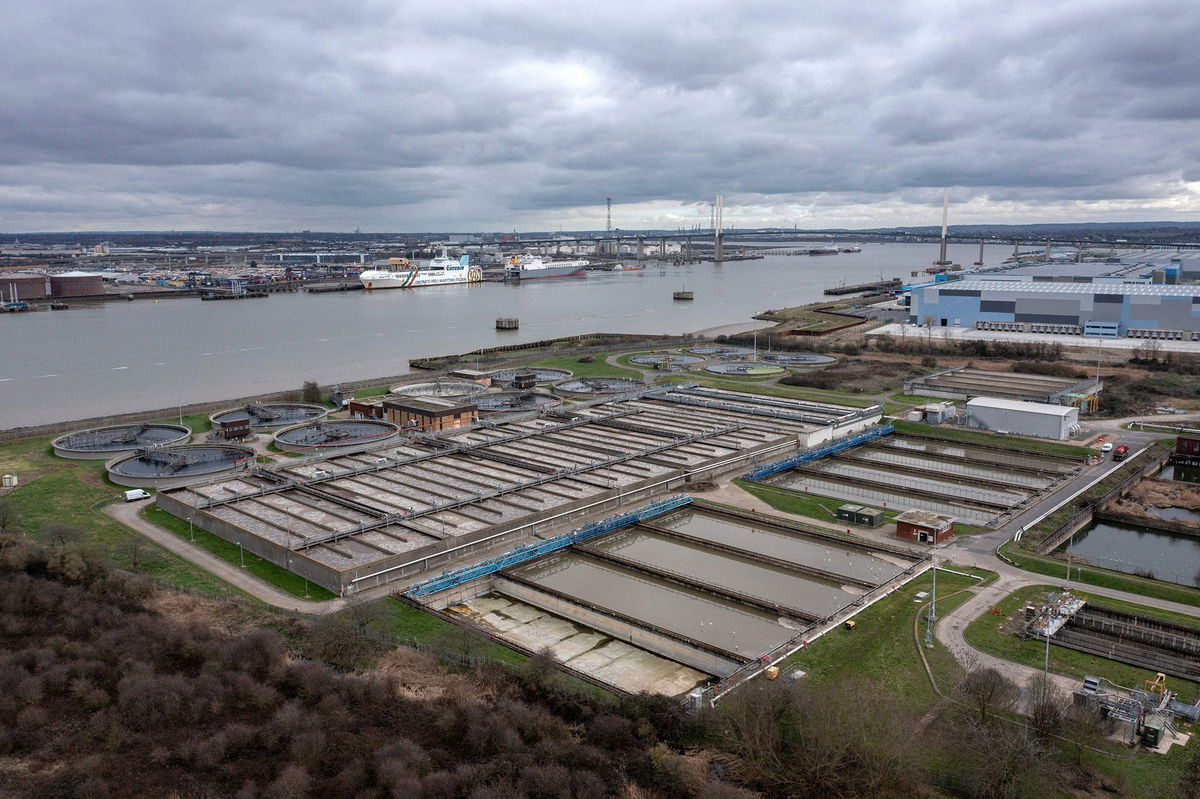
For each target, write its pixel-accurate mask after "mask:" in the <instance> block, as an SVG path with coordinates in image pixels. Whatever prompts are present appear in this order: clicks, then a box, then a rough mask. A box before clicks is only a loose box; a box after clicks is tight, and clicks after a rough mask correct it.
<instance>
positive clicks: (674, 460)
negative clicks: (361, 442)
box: [157, 386, 882, 595]
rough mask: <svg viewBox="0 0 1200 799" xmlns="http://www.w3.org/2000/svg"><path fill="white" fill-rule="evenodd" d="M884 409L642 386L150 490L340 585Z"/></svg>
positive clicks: (857, 426)
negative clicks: (514, 417)
mask: <svg viewBox="0 0 1200 799" xmlns="http://www.w3.org/2000/svg"><path fill="white" fill-rule="evenodd" d="M881 413H882V408H881V407H880V406H871V407H868V408H848V407H844V406H836V405H827V404H822V403H814V402H803V401H799V400H788V399H782V398H776V397H762V396H756V395H748V394H741V393H738V392H731V391H722V390H715V389H705V388H698V387H694V386H683V387H665V388H658V389H645V390H642V391H639V392H637V393H634V394H630V395H626V396H622V397H617V398H614V399H611V400H606V401H603V400H595V401H590V402H584V403H579V404H577V405H572V406H564V407H562V408H559V409H556V410H554V411H550V412H547V413H544V414H541V415H535V414H531V415H529V416H528V417H527V418H524V419H522V420H518V421H512V422H509V423H505V424H498V425H487V426H481V427H477V428H473V429H471V430H468V431H456V432H454V433H453V434H443V435H440V436H433V435H414V436H411V437H409V438H407V439H404V440H402V441H401V442H400V443H398V444H397V443H394V442H393V443H389V444H386V445H382V446H379V447H375V448H372V449H364V450H363V451H360V452H347V453H342V454H338V455H335V456H330V457H320V458H307V459H298V460H295V461H293V462H290V463H284V464H280V465H275V466H271V467H255V468H252V469H249V470H247V471H245V472H243V473H241V474H238V475H235V476H232V477H225V478H222V479H217V480H213V481H210V482H206V483H202V484H196V485H192V486H190V487H187V488H179V489H174V490H169V491H163V492H160V493H159V494H158V497H157V502H158V504H159V505H160V506H161V507H162V508H163V509H165V510H167V511H169V512H170V513H172V514H174V515H176V516H177V517H179V518H181V519H188V520H191V522H192V523H193V524H195V525H196V526H198V527H200V528H201V529H204V530H207V531H209V532H211V533H213V534H215V535H218V536H220V537H222V538H224V539H226V540H228V541H230V542H233V543H236V544H239V545H240V546H242V547H244V548H245V549H247V550H249V551H250V552H253V553H254V554H257V555H259V556H261V557H263V558H265V559H267V560H269V561H271V562H273V563H276V564H278V565H281V566H283V567H285V568H287V569H289V570H290V571H292V572H294V573H296V574H298V575H301V576H303V577H306V578H307V579H309V580H311V581H313V582H315V583H317V584H318V585H322V586H324V587H326V588H329V589H330V590H333V591H335V592H337V593H339V594H343V595H345V594H350V593H353V592H355V591H358V590H361V589H364V588H369V587H372V586H375V585H380V584H383V583H389V582H393V581H397V580H403V579H405V578H409V577H412V576H413V575H415V574H418V573H420V572H423V571H426V570H428V569H431V568H435V567H439V566H448V565H450V564H452V563H454V562H456V561H457V562H463V561H469V560H470V559H471V558H472V557H476V556H477V554H478V553H479V552H480V551H482V550H485V549H492V548H495V547H497V546H501V545H504V544H506V543H509V542H515V541H517V540H521V539H526V538H528V537H530V536H532V535H536V534H539V533H540V534H544V533H546V532H549V531H552V530H556V529H557V530H561V529H565V528H569V527H570V526H571V525H573V524H576V523H578V522H580V521H582V520H585V519H587V518H594V517H595V516H598V515H603V514H605V513H610V512H612V511H613V509H615V508H616V507H618V506H620V505H622V504H628V503H634V502H638V501H643V500H646V499H649V498H651V497H652V496H654V495H657V494H661V493H662V492H664V491H668V490H671V489H673V488H677V487H680V486H682V485H685V484H686V483H687V482H689V481H691V480H704V479H709V478H711V477H713V476H715V475H716V474H718V473H721V472H725V471H730V470H735V469H738V468H747V467H748V466H749V465H752V464H755V463H761V462H765V461H770V460H775V459H778V458H780V457H782V456H783V455H784V454H787V453H788V452H793V451H795V450H796V449H797V448H801V449H804V448H810V447H816V446H819V445H821V444H823V443H825V442H827V441H830V440H832V439H834V438H837V437H843V436H847V435H850V434H852V433H855V432H858V431H861V430H864V429H866V428H868V427H871V426H873V425H875V424H876V423H877V422H878V421H879V420H880V418H881Z"/></svg>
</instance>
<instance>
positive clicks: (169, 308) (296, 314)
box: [0, 244, 1010, 429]
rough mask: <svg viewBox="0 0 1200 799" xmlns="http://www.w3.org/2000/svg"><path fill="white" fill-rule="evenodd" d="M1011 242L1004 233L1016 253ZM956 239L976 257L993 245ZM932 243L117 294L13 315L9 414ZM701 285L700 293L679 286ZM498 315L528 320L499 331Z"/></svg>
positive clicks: (198, 382) (152, 400)
mask: <svg viewBox="0 0 1200 799" xmlns="http://www.w3.org/2000/svg"><path fill="white" fill-rule="evenodd" d="M1009 252H1010V250H1009V248H1007V247H1003V246H995V247H991V248H989V249H988V251H987V254H986V255H985V260H986V261H987V262H988V263H989V264H996V263H1000V262H1001V261H1002V260H1003V259H1004V258H1005V257H1007V256H1008V254H1009ZM950 255H951V257H952V258H953V259H954V260H955V261H958V262H959V263H964V264H970V263H972V262H973V261H974V260H975V258H976V256H977V255H978V247H974V246H970V245H956V246H952V247H951V248H950ZM936 257H937V246H936V245H931V244H886V245H884V244H865V245H863V251H862V252H861V253H845V254H841V255H836V256H829V257H815V258H814V257H809V256H768V257H766V258H764V259H762V260H754V261H734V262H729V263H725V264H721V265H714V264H711V263H703V264H691V265H688V266H678V267H677V266H665V267H656V266H648V267H647V268H646V269H644V270H641V271H636V272H593V273H589V274H588V275H587V277H581V278H564V279H560V280H537V281H531V282H527V283H524V284H506V283H484V284H480V285H473V286H467V285H458V286H435V287H430V288H422V289H410V290H393V291H380V292H373V293H360V292H351V293H344V294H343V293H334V294H304V293H297V294H281V295H273V296H271V297H268V298H266V299H256V300H245V301H240V302H201V301H200V300H198V299H174V300H163V301H161V302H152V301H149V300H138V301H135V302H109V303H106V304H103V305H99V306H95V307H86V308H85V307H82V306H80V307H78V308H73V309H71V310H70V311H66V312H55V313H31V314H4V315H0V342H2V346H0V351H2V352H3V357H2V358H0V429H4V428H9V427H20V426H24V425H33V424H43V423H47V422H55V421H61V420H67V419H78V418H84V417H88V416H96V415H101V414H109V413H122V412H127V411H135V410H143V409H148V408H163V407H169V406H171V405H180V404H188V403H192V402H206V401H213V400H218V399H221V398H223V397H239V396H246V395H250V394H258V393H265V392H268V391H279V390H284V389H291V388H296V389H298V388H299V387H300V385H301V384H302V383H303V382H304V381H305V380H309V379H311V380H316V381H318V382H319V383H322V384H327V383H335V382H339V381H348V380H357V379H366V378H370V377H377V376H384V375H393V374H402V373H404V372H406V371H408V360H409V359H410V358H414V357H421V356H429V355H443V354H449V353H456V352H468V351H470V350H473V349H476V348H479V347H489V346H495V345H497V344H514V343H521V342H527V341H536V340H538V339H544V338H552V337H556V336H566V335H573V334H577V333H589V332H610V333H671V334H678V333H687V332H695V331H698V330H703V329H706V328H711V327H715V326H719V325H728V324H733V323H741V322H746V321H748V320H749V319H750V317H751V316H753V315H754V314H756V313H759V312H761V311H764V310H766V309H769V308H785V307H789V306H794V305H802V304H804V303H808V302H812V301H815V300H819V299H821V298H822V291H823V290H824V289H825V288H828V287H830V286H835V285H839V284H843V283H862V282H868V281H873V280H877V279H879V278H880V276H883V277H887V278H890V277H907V276H908V275H909V274H910V272H911V271H912V270H914V269H921V268H924V267H925V266H927V265H928V264H929V263H931V262H932V261H933V259H934V258H936ZM683 287H686V288H687V289H690V290H692V291H694V292H695V297H696V299H695V300H694V301H693V302H690V303H681V302H675V301H673V300H672V298H671V293H672V292H673V291H676V290H678V289H680V288H683ZM498 316H510V317H517V318H519V319H520V320H521V329H520V330H519V331H516V332H504V331H496V330H495V329H494V328H495V319H496V317H498Z"/></svg>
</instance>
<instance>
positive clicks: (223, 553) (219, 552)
mask: <svg viewBox="0 0 1200 799" xmlns="http://www.w3.org/2000/svg"><path fill="white" fill-rule="evenodd" d="M140 513H141V516H142V518H143V519H145V520H146V521H148V522H150V523H151V524H155V525H158V526H159V527H162V528H163V529H164V530H169V531H170V532H172V533H174V534H175V535H177V536H179V537H180V538H182V539H184V540H185V541H190V540H193V539H194V543H195V544H196V546H197V547H199V548H200V549H203V550H204V551H206V552H209V553H211V554H213V555H216V556H217V557H218V558H220V559H221V560H223V561H225V562H226V563H231V564H233V565H234V566H239V567H241V565H242V561H243V557H244V559H245V569H246V571H247V572H249V573H250V574H253V575H254V576H255V577H257V578H259V579H260V580H263V581H264V582H268V583H270V584H271V585H273V586H275V587H276V588H280V589H282V590H284V591H287V592H288V593H289V594H291V595H292V596H294V597H299V598H300V599H311V600H313V601H316V602H320V601H323V600H326V599H333V598H334V597H336V596H337V594H335V593H333V592H332V591H330V590H329V589H327V588H322V587H321V586H319V585H317V584H315V583H310V582H308V581H307V580H305V579H304V578H303V577H300V576H297V575H295V574H292V573H291V572H289V571H288V570H287V569H285V568H283V567H282V566H276V565H275V564H274V563H271V562H270V561H269V560H265V559H264V558H260V557H259V556H258V555H255V554H253V553H250V552H242V551H241V549H240V548H239V547H238V545H237V544H231V543H230V542H228V541H226V540H225V539H224V538H221V537H219V536H215V535H213V534H212V533H209V532H207V531H205V530H201V529H199V528H196V527H193V526H191V525H189V524H188V523H187V521H186V520H185V519H180V518H179V517H177V516H172V515H171V514H169V513H167V512H166V511H165V510H163V509H162V508H159V507H157V506H155V505H147V506H146V507H144V508H142V509H141V511H140Z"/></svg>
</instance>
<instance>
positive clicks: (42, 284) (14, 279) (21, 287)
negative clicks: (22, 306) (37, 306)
mask: <svg viewBox="0 0 1200 799" xmlns="http://www.w3.org/2000/svg"><path fill="white" fill-rule="evenodd" d="M45 298H46V278H45V276H44V275H29V274H19V273H9V274H0V302H13V301H14V299H15V300H17V301H21V300H43V299H45Z"/></svg>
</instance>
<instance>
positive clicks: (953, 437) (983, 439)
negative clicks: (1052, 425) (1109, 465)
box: [892, 419, 1094, 461]
mask: <svg viewBox="0 0 1200 799" xmlns="http://www.w3.org/2000/svg"><path fill="white" fill-rule="evenodd" d="M892 424H894V425H896V432H897V433H908V434H910V435H914V436H917V435H919V436H927V437H929V438H941V439H945V440H946V441H957V442H959V443H962V444H984V445H987V446H990V447H1004V448H1006V449H1012V450H1017V451H1020V452H1044V453H1046V454H1048V455H1066V456H1068V457H1071V458H1076V459H1078V460H1080V461H1082V460H1086V459H1087V457H1088V456H1089V455H1091V454H1092V453H1093V452H1094V450H1091V449H1088V448H1087V447H1076V446H1072V445H1070V444H1059V443H1057V442H1054V441H1035V440H1033V439H1029V438H1013V437H1011V436H998V435H993V434H991V433H980V432H977V431H975V430H958V429H954V428H949V427H934V426H932V425H928V424H925V423H924V422H909V421H905V420H904V419H897V420H895V421H894V422H892Z"/></svg>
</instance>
